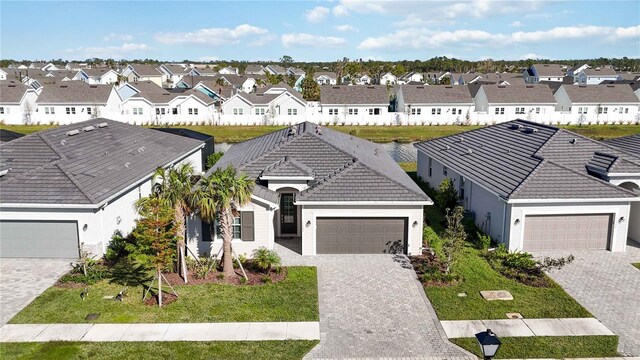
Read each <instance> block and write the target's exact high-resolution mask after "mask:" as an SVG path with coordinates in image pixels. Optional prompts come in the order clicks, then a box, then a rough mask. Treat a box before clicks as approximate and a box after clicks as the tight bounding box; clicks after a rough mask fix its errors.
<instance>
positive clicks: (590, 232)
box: [523, 214, 611, 251]
mask: <svg viewBox="0 0 640 360" xmlns="http://www.w3.org/2000/svg"><path fill="white" fill-rule="evenodd" d="M610 229H611V214H586V215H582V214H576V215H529V216H526V218H525V229H524V238H523V248H524V250H526V251H540V250H571V249H607V248H608V246H609V243H610V236H611V230H610Z"/></svg>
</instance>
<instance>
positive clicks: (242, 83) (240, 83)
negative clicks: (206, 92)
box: [212, 74, 259, 93]
mask: <svg viewBox="0 0 640 360" xmlns="http://www.w3.org/2000/svg"><path fill="white" fill-rule="evenodd" d="M258 76H259V75H258ZM212 80H213V82H214V83H216V84H219V83H220V82H222V83H223V84H226V85H231V86H233V87H234V88H235V89H238V90H239V91H242V92H245V93H252V92H254V90H255V89H256V75H235V74H219V75H216V76H214V77H212Z"/></svg>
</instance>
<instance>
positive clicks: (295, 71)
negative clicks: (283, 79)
mask: <svg viewBox="0 0 640 360" xmlns="http://www.w3.org/2000/svg"><path fill="white" fill-rule="evenodd" d="M287 75H293V76H303V75H305V71H304V70H302V69H300V68H297V67H293V66H290V67H288V68H287Z"/></svg>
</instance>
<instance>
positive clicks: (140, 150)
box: [138, 146, 144, 154]
mask: <svg viewBox="0 0 640 360" xmlns="http://www.w3.org/2000/svg"><path fill="white" fill-rule="evenodd" d="M138 152H139V153H140V154H142V153H143V152H144V146H141V147H139V148H138Z"/></svg>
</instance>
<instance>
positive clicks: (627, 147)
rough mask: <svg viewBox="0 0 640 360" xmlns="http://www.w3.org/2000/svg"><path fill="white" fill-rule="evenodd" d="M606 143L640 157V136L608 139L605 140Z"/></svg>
mask: <svg viewBox="0 0 640 360" xmlns="http://www.w3.org/2000/svg"><path fill="white" fill-rule="evenodd" d="M604 143H605V144H607V145H610V146H613V147H616V148H618V149H620V150H622V151H625V152H627V153H628V154H631V155H635V156H640V134H635V135H629V136H623V137H619V138H615V139H608V140H605V141H604Z"/></svg>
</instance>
